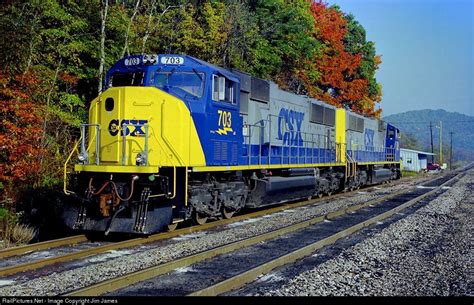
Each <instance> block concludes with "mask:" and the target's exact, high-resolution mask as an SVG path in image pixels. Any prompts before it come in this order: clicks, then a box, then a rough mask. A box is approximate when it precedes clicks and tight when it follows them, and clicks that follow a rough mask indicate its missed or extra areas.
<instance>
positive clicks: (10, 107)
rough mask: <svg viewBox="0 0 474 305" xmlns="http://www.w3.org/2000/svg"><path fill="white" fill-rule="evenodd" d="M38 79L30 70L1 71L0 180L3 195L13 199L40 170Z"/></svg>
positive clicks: (40, 112)
mask: <svg viewBox="0 0 474 305" xmlns="http://www.w3.org/2000/svg"><path fill="white" fill-rule="evenodd" d="M38 84H39V82H38V80H37V78H36V77H35V75H33V74H31V73H25V74H18V75H16V76H15V77H12V78H10V77H8V76H7V75H5V74H3V73H2V74H0V122H1V124H0V182H1V184H2V185H3V186H4V189H3V194H2V195H3V196H2V197H3V198H2V200H5V199H7V198H10V199H12V198H13V199H14V198H15V197H16V196H17V195H18V191H19V190H20V189H21V188H20V187H21V185H22V184H26V185H27V184H28V183H33V182H35V181H36V179H37V176H38V174H39V155H40V154H41V153H42V149H41V145H40V142H41V134H42V133H41V131H42V122H43V120H42V119H41V115H42V112H43V107H41V105H40V104H38V103H37V100H36V99H37V97H38V95H39V94H41V93H44V92H42V91H41V89H40V88H38Z"/></svg>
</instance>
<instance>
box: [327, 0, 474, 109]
mask: <svg viewBox="0 0 474 305" xmlns="http://www.w3.org/2000/svg"><path fill="white" fill-rule="evenodd" d="M326 1H327V2H328V3H329V4H330V5H332V4H337V5H339V7H340V8H341V10H342V11H343V12H345V13H352V14H353V15H354V16H355V18H356V20H357V21H359V23H360V24H361V25H362V26H363V27H364V28H365V30H366V32H367V40H371V41H374V42H375V48H376V52H377V54H380V55H382V64H381V66H380V67H379V70H378V71H377V74H376V78H377V81H378V82H379V83H381V84H382V91H383V97H382V104H381V107H382V110H383V112H382V116H387V115H390V114H395V113H401V112H405V111H409V110H420V109H444V110H447V111H454V112H459V113H463V114H467V115H471V116H474V0H443V1H441V0H326Z"/></svg>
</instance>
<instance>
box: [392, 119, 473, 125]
mask: <svg viewBox="0 0 474 305" xmlns="http://www.w3.org/2000/svg"><path fill="white" fill-rule="evenodd" d="M387 122H389V123H391V124H429V123H430V121H416V122H415V121H387ZM443 122H444V123H474V120H466V121H446V120H443Z"/></svg>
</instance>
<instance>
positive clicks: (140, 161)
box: [135, 153, 146, 165]
mask: <svg viewBox="0 0 474 305" xmlns="http://www.w3.org/2000/svg"><path fill="white" fill-rule="evenodd" d="M135 160H136V162H137V165H144V164H146V157H145V156H144V155H143V154H142V153H138V154H137V157H136V159H135Z"/></svg>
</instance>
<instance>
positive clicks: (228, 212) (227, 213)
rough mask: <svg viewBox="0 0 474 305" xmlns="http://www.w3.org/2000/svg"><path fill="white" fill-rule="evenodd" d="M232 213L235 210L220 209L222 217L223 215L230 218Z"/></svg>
mask: <svg viewBox="0 0 474 305" xmlns="http://www.w3.org/2000/svg"><path fill="white" fill-rule="evenodd" d="M234 214H235V211H229V210H227V209H226V208H223V209H222V217H224V219H230V218H232V216H234Z"/></svg>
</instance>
